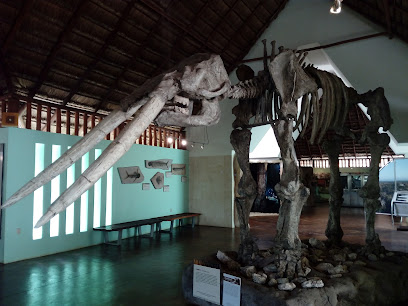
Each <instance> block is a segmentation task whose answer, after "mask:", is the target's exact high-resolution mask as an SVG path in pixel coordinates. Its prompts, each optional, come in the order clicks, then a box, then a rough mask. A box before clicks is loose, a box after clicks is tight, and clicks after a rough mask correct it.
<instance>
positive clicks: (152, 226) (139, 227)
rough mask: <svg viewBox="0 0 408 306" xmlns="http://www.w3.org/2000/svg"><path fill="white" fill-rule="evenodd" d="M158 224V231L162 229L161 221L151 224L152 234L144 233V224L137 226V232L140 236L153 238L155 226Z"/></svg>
mask: <svg viewBox="0 0 408 306" xmlns="http://www.w3.org/2000/svg"><path fill="white" fill-rule="evenodd" d="M155 225H156V231H160V229H161V226H160V223H154V224H150V234H149V235H148V234H144V235H142V225H140V226H138V227H137V232H138V235H139V237H143V238H153V237H154V226H155Z"/></svg>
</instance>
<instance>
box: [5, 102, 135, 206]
mask: <svg viewBox="0 0 408 306" xmlns="http://www.w3.org/2000/svg"><path fill="white" fill-rule="evenodd" d="M141 104H142V103H137V105H134V106H132V107H131V108H129V110H128V111H127V112H123V111H121V110H120V109H117V110H115V111H113V112H112V113H110V114H109V115H108V116H107V117H106V118H105V119H104V120H102V121H101V122H100V123H99V124H98V125H97V126H96V127H95V128H93V129H92V130H91V131H90V132H89V133H88V134H86V136H84V137H83V138H81V139H80V140H79V141H78V142H77V143H76V144H74V145H73V146H72V148H71V149H69V150H68V151H66V152H65V153H64V154H63V155H62V156H61V157H60V158H59V159H58V160H56V161H55V162H54V163H52V164H51V165H49V166H48V167H47V168H46V169H44V171H42V172H41V173H39V174H38V175H37V176H36V177H35V178H33V179H32V180H30V181H29V182H28V183H27V184H25V185H24V186H23V187H21V188H20V189H19V190H18V191H17V192H16V193H14V194H13V195H12V196H11V197H10V198H9V199H8V200H7V201H6V202H4V204H3V205H2V208H5V207H8V206H11V205H13V204H15V203H17V202H18V201H20V200H21V199H23V198H24V197H26V196H28V195H29V194H30V193H32V192H33V191H35V190H36V189H38V188H39V187H41V186H42V185H44V184H46V183H48V182H49V181H51V180H52V179H53V178H54V177H56V176H57V175H59V174H61V173H62V172H63V171H64V170H65V169H67V168H68V167H70V166H71V165H72V164H74V163H75V162H76V161H77V160H78V159H79V158H81V156H82V155H84V154H85V153H86V152H88V151H89V150H90V149H91V148H93V147H94V146H95V145H96V144H97V143H99V142H100V141H101V140H102V139H104V138H105V136H106V134H108V133H109V132H110V131H112V130H113V129H114V128H116V127H117V126H118V125H119V124H121V123H122V122H123V121H125V120H127V119H129V118H130V117H131V116H132V115H133V114H134V113H135V112H136V111H137V110H138V109H139V108H140V105H141Z"/></svg>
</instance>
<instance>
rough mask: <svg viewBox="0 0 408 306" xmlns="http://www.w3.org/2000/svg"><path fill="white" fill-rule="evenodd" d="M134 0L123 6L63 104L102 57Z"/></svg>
mask: <svg viewBox="0 0 408 306" xmlns="http://www.w3.org/2000/svg"><path fill="white" fill-rule="evenodd" d="M135 2H136V0H132V1H130V2H129V3H128V4H127V6H126V7H125V9H124V10H123V12H122V15H121V17H120V19H119V21H118V22H117V23H116V25H115V28H114V29H113V30H112V31H111V32H110V33H109V35H108V37H107V39H106V40H105V43H104V44H103V46H102V47H101V48H100V49H99V51H98V53H97V55H96V56H95V57H94V59H93V60H92V62H91V63H90V65H89V66H88V68H87V69H86V70H85V72H84V74H83V75H82V76H81V77H80V78H79V79H78V81H77V82H76V84H75V86H74V87H73V88H72V89H71V91H70V92H69V94H68V96H66V97H65V98H64V100H63V105H66V104H67V103H68V102H69V101H70V100H71V98H72V97H73V95H74V94H76V93H77V91H78V90H79V88H80V86H81V84H82V82H83V81H84V80H85V79H86V78H87V76H88V75H89V73H90V72H91V71H92V69H93V68H94V67H95V65H96V63H97V62H98V61H99V58H101V57H102V55H103V53H104V52H105V50H106V49H107V48H108V46H109V45H110V43H111V42H112V41H113V39H114V38H115V36H116V34H117V32H118V31H119V29H120V28H121V26H122V24H123V23H124V21H125V19H126V18H127V17H128V16H129V14H130V11H131V10H132V7H133V6H134V4H135Z"/></svg>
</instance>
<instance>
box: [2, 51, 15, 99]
mask: <svg viewBox="0 0 408 306" xmlns="http://www.w3.org/2000/svg"><path fill="white" fill-rule="evenodd" d="M0 71H2V72H3V75H4V78H5V80H6V86H7V91H8V94H12V93H13V92H14V87H13V82H12V81H11V75H10V71H9V69H8V66H7V63H6V61H5V59H4V55H3V52H0ZM0 94H3V93H0Z"/></svg>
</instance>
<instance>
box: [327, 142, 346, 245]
mask: <svg viewBox="0 0 408 306" xmlns="http://www.w3.org/2000/svg"><path fill="white" fill-rule="evenodd" d="M341 143H342V138H341V137H340V136H337V137H336V136H335V137H334V139H333V140H331V141H325V142H324V143H323V149H324V150H325V151H326V153H327V155H328V156H329V161H330V186H329V192H330V201H329V206H330V209H329V219H328V221H327V227H326V232H325V234H326V237H327V238H328V239H329V242H330V243H333V244H339V243H340V242H341V239H342V238H343V230H342V229H341V225H340V211H341V205H342V204H343V186H342V185H341V182H340V169H339V154H340V151H341Z"/></svg>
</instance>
